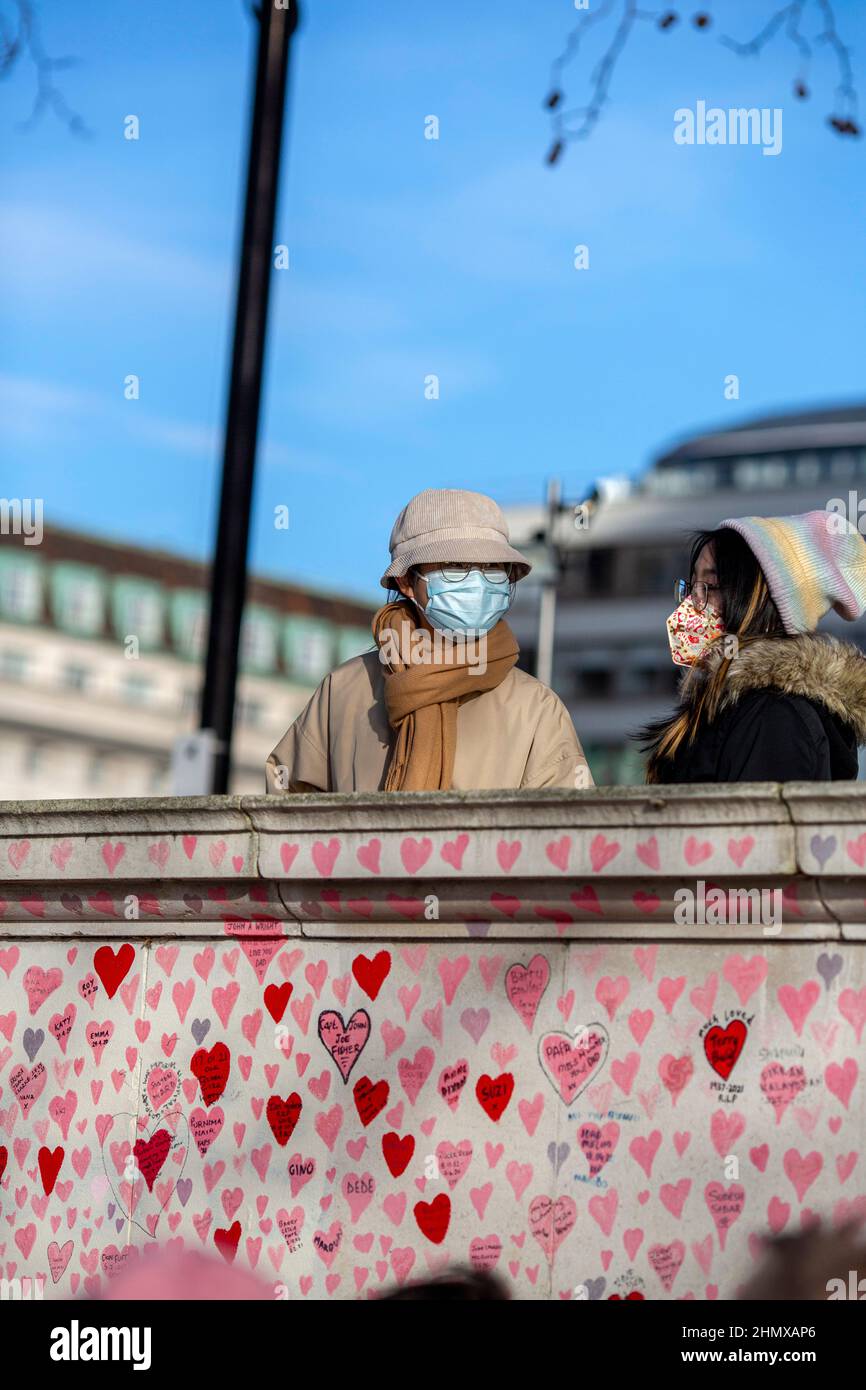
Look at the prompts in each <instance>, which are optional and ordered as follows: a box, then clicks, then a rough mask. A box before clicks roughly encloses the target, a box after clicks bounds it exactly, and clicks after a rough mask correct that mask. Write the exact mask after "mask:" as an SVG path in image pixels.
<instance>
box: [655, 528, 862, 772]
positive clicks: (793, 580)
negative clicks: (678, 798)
mask: <svg viewBox="0 0 866 1390" xmlns="http://www.w3.org/2000/svg"><path fill="white" fill-rule="evenodd" d="M677 597H678V598H679V600H680V603H679V606H678V608H677V609H676V610H675V611H674V612H673V613H672V614H671V616H670V618H669V619H668V639H669V641H670V645H671V653H672V656H673V660H674V662H675V663H676V664H677V665H681V666H682V667H683V668H684V676H683V680H682V683H681V686H680V704H679V706H678V708H677V709H676V711H675V712H674V714H673V715H672V716H670V717H669V718H667V719H663V720H660V721H659V722H658V723H656V724H653V725H650V726H649V727H648V728H646V729H644V730H643V731H642V732H641V733H640V734H639V735H638V737H639V738H640V739H641V740H642V741H643V743H644V748H645V750H646V751H647V752H648V754H649V760H648V765H647V774H646V776H647V781H648V782H673V783H677V782H679V783H683V782H793V781H807V782H818V781H831V780H832V781H837V780H844V779H849V778H855V777H856V776H857V769H858V758H857V747H858V745H859V744H864V743H866V657H864V655H863V653H862V652H861V651H860V649H859V647H856V646H853V645H852V644H851V643H848V642H841V641H840V640H839V639H838V638H836V637H832V636H829V635H827V634H821V635H818V634H816V633H815V631H814V629H815V628H816V626H817V624H818V622H819V621H820V619H821V618H822V617H824V615H825V614H826V613H828V612H829V611H830V609H831V608H832V609H833V610H834V611H835V612H836V613H839V614H840V615H841V616H842V617H843V618H846V619H848V620H849V621H851V620H853V619H855V618H859V617H860V616H861V614H862V613H863V612H864V610H866V542H864V540H863V537H862V536H861V535H860V533H859V531H857V529H856V528H855V527H854V526H852V525H851V524H850V522H848V521H847V520H845V519H844V518H842V517H840V516H839V515H837V514H835V513H831V512H823V511H816V512H807V513H805V514H804V515H802V516H788V517H773V518H765V517H745V518H741V519H739V520H729V521H723V522H722V523H721V525H720V526H719V527H718V528H717V529H716V530H715V531H705V532H702V533H700V534H699V535H697V536H696V537H695V538H694V541H693V545H692V552H691V561H690V575H689V579H688V581H686V580H680V581H678V588H677Z"/></svg>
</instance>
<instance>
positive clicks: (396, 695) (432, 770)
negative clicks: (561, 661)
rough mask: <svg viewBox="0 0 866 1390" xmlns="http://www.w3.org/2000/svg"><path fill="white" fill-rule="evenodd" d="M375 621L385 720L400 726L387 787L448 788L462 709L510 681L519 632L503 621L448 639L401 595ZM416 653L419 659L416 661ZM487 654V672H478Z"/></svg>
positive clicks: (402, 788) (411, 788)
mask: <svg viewBox="0 0 866 1390" xmlns="http://www.w3.org/2000/svg"><path fill="white" fill-rule="evenodd" d="M372 626H373V636H374V637H375V639H376V643H377V645H378V647H379V651H380V656H381V657H382V667H383V671H384V673H385V708H386V711H387V715H388V723H389V724H390V725H391V728H392V729H394V730H395V731H396V738H395V740H394V747H393V750H392V752H391V760H390V762H389V764H388V773H387V777H386V780H385V790H386V791H389V792H396V791H405V792H423V791H447V790H448V789H449V788H450V786H451V778H452V775H453V772H454V754H455V752H456V748H457V708H458V706H459V705H461V704H462V703H463V701H464V700H470V699H472V697H473V696H475V695H479V694H481V693H482V692H483V691H485V690H495V689H496V687H497V685H499V684H500V682H501V681H503V680H504V679H505V677H506V676H507V675H508V672H509V671H510V670H511V668H512V666H514V664H515V663H516V661H517V658H518V656H519V655H520V648H519V647H518V645H517V640H516V638H515V636H514V633H513V632H512V631H511V628H510V627H509V626H508V624H507V623H506V622H505V621H504V619H500V620H499V622H498V623H497V624H496V626H495V627H494V628H492V629H491V631H490V632H488V633H486V634H485V635H484V636H483V637H482V638H481V639H480V641H479V642H478V643H475V642H466V643H465V645H461V644H460V643H459V642H457V643H451V642H450V641H449V639H448V636H447V634H441V633H437V632H435V631H434V629H433V628H432V627H431V626H430V624H429V623H428V622H427V620H426V619H425V618H423V617H422V616H421V615H420V614H419V613H417V612H416V610H415V608H414V607H413V606H412V604H411V603H409V602H408V601H404V600H402V599H401V600H398V601H397V602H395V603H386V604H385V605H384V607H382V608H380V609H379V611H378V613H376V615H375V617H374V618H373V624H372ZM413 633H416V634H417V636H415V637H414V638H413ZM425 634H426V636H425ZM482 643H483V646H482ZM413 651H414V652H415V653H418V654H420V655H421V657H422V659H420V660H413V659H412V654H413ZM482 652H483V654H484V657H485V661H486V669H485V670H484V671H483V673H481V672H479V670H478V664H479V661H478V658H479V655H480V654H481V653H482ZM449 657H450V658H453V659H449Z"/></svg>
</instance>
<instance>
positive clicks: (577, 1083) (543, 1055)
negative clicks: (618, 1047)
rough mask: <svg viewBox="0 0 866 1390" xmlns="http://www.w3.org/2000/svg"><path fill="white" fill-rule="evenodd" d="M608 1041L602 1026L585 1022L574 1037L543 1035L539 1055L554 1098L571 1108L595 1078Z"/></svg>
mask: <svg viewBox="0 0 866 1390" xmlns="http://www.w3.org/2000/svg"><path fill="white" fill-rule="evenodd" d="M609 1046H610V1039H609V1037H608V1032H607V1029H606V1028H605V1026H604V1024H603V1023H587V1024H584V1025H583V1026H582V1027H580V1028H578V1029H577V1031H576V1032H575V1033H574V1035H573V1036H569V1034H568V1033H563V1032H558V1031H557V1032H551V1033H545V1034H543V1035H542V1037H541V1039H540V1041H539V1045H538V1056H539V1061H540V1062H541V1066H542V1068H543V1070H544V1073H545V1075H546V1076H547V1079H548V1080H549V1082H550V1084H551V1085H552V1086H553V1089H554V1091H555V1092H556V1093H557V1095H558V1096H559V1097H560V1098H561V1099H562V1100H563V1101H564V1102H565V1104H566V1105H571V1104H572V1103H573V1101H574V1100H575V1099H576V1097H577V1096H579V1095H580V1093H581V1092H582V1091H583V1090H585V1089H586V1087H587V1086H588V1085H589V1083H590V1082H591V1081H592V1080H593V1079H594V1078H595V1077H596V1076H597V1074H598V1073H599V1072H600V1071H601V1069H602V1067H603V1066H604V1064H605V1061H606V1060H607V1053H608V1048H609Z"/></svg>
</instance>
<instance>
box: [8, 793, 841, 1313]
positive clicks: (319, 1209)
mask: <svg viewBox="0 0 866 1390" xmlns="http://www.w3.org/2000/svg"><path fill="white" fill-rule="evenodd" d="M864 874H866V798H864V793H863V790H862V789H860V788H858V787H857V786H856V785H848V786H841V785H839V786H823V785H822V786H811V787H810V786H787V787H784V788H779V787H773V786H769V785H763V786H756V787H734V788H731V787H706V788H700V789H695V790H689V789H683V788H680V789H670V788H665V789H659V790H656V789H652V790H650V791H647V790H645V789H638V788H626V789H619V790H618V789H605V790H593V791H589V792H579V793H566V792H547V793H530V794H524V793H501V794H495V793H487V794H483V795H477V796H464V795H456V794H451V793H442V794H435V795H429V796H427V795H425V796H412V795H394V796H386V795H375V796H350V797H345V796H333V797H290V798H289V797H287V798H234V799H231V798H202V799H191V800H158V801H129V802H113V801H88V802H53V803H16V804H13V803H5V804H2V805H0V879H2V883H0V1169H2V1168H4V1166H5V1172H4V1173H3V1176H2V1178H0V1213H2V1224H0V1274H3V1275H5V1276H6V1277H7V1278H15V1277H16V1276H17V1277H22V1276H29V1277H30V1278H31V1279H33V1280H35V1281H38V1280H39V1279H40V1277H43V1278H44V1281H45V1296H46V1297H52V1296H53V1297H60V1298H68V1297H70V1296H72V1295H74V1294H81V1293H83V1292H85V1291H94V1290H96V1289H97V1288H98V1287H100V1286H104V1284H105V1281H107V1280H110V1279H111V1278H112V1277H114V1275H115V1274H116V1273H117V1271H118V1269H119V1268H120V1267H122V1266H123V1265H124V1264H125V1263H126V1262H127V1261H129V1260H132V1259H135V1258H138V1257H139V1253H140V1251H141V1250H142V1248H143V1247H144V1246H146V1245H148V1244H151V1243H153V1242H161V1241H168V1240H174V1241H183V1242H184V1243H185V1244H186V1245H187V1246H190V1247H195V1248H208V1249H210V1250H214V1249H217V1250H220V1251H221V1252H222V1253H223V1255H224V1256H225V1258H227V1259H234V1260H236V1261H238V1262H240V1263H242V1264H244V1265H247V1266H249V1267H251V1268H252V1269H254V1270H256V1271H257V1273H258V1274H259V1275H260V1276H262V1277H263V1278H264V1279H266V1280H267V1281H268V1282H269V1283H270V1284H272V1285H274V1287H275V1296H288V1297H291V1298H304V1297H305V1298H354V1297H356V1296H358V1295H360V1296H362V1297H364V1296H366V1295H367V1294H369V1293H370V1292H373V1291H376V1290H380V1289H382V1288H385V1287H388V1286H391V1285H393V1284H394V1283H395V1282H396V1281H404V1280H406V1279H409V1278H415V1277H418V1276H425V1275H427V1274H429V1273H430V1272H431V1271H435V1270H437V1269H439V1268H440V1267H441V1266H443V1265H444V1264H446V1263H447V1262H455V1261H459V1262H464V1263H467V1262H470V1261H471V1262H473V1263H475V1264H477V1265H479V1266H484V1267H490V1268H496V1270H497V1271H498V1272H499V1273H500V1274H502V1275H503V1276H504V1277H505V1278H506V1279H507V1280H508V1282H509V1284H510V1286H511V1288H512V1290H513V1293H514V1295H515V1296H516V1297H518V1298H553V1299H560V1298H569V1297H572V1296H574V1291H575V1289H576V1287H577V1286H583V1289H584V1290H585V1292H586V1293H588V1295H589V1296H590V1297H592V1298H605V1299H606V1298H610V1297H611V1296H613V1295H620V1296H626V1295H627V1294H628V1293H629V1292H630V1291H634V1290H636V1291H638V1292H640V1293H642V1294H643V1295H644V1296H646V1297H647V1298H682V1297H694V1298H698V1299H702V1298H705V1297H709V1298H714V1297H721V1298H724V1297H730V1296H732V1295H733V1294H734V1292H735V1289H736V1287H737V1285H738V1284H739V1283H740V1282H742V1280H743V1279H744V1278H745V1277H746V1276H747V1275H748V1274H749V1272H750V1270H751V1268H752V1265H753V1261H754V1259H755V1258H756V1257H758V1255H759V1253H760V1244H761V1240H762V1239H763V1237H764V1236H765V1235H766V1233H767V1232H768V1231H769V1230H771V1229H773V1230H780V1229H787V1230H792V1229H796V1228H799V1226H800V1225H801V1223H803V1222H806V1221H810V1220H819V1219H820V1220H822V1221H824V1222H828V1223H829V1222H839V1221H841V1220H842V1219H844V1217H845V1216H846V1215H847V1214H849V1213H850V1212H851V1211H853V1210H860V1209H863V1210H864V1211H866V1168H864V1164H866V1159H864V1158H863V1157H862V1156H861V1147H862V1138H863V1122H864V1105H863V1098H862V1097H863V1086H862V1080H863V1078H862V1074H861V1071H862V1066H863V1061H862V1035H863V1027H864V1023H866V968H864V944H863V942H864V933H866V904H864V896H866V880H864ZM701 882H703V884H704V885H705V887H704V892H705V893H710V894H711V898H712V893H711V890H712V888H713V887H714V886H715V887H716V888H717V889H718V890H720V891H719V892H717V893H716V895H715V898H716V901H717V902H720V903H721V905H722V908H723V910H724V912H725V913H726V914H727V915H728V916H729V917H735V916H737V915H740V916H741V917H746V915H747V904H746V902H745V901H743V900H737V899H735V897H734V896H733V892H734V890H736V889H746V890H757V891H756V897H757V892H759V891H760V890H764V891H765V894H766V896H765V898H764V900H763V902H764V908H765V909H772V908H773V907H775V909H777V910H776V911H773V910H765V912H764V916H763V917H761V915H760V913H759V912H756V913H755V914H754V917H751V916H750V917H749V919H748V920H736V921H728V922H724V921H723V922H718V921H712V920H711V921H709V922H707V921H706V920H701V911H700V901H699V899H700V894H701V889H700V886H699V885H700V884H701ZM682 889H688V890H689V891H690V892H691V893H692V894H693V895H697V900H696V902H695V910H694V911H692V912H691V917H690V919H689V916H688V907H689V905H688V903H682V902H680V905H679V907H678V908H677V916H676V917H675V907H676V906H677V900H676V899H675V896H674V895H675V894H676V893H677V892H678V890H682ZM772 894H775V895H776V896H775V898H773V896H772ZM684 913H685V919H684ZM705 915H709V916H710V917H712V909H711V911H710V913H709V914H705ZM277 1286H282V1287H277ZM578 1296H580V1295H578Z"/></svg>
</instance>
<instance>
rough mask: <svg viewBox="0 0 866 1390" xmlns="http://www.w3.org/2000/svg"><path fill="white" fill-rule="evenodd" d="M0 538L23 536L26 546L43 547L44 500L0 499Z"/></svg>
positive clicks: (29, 498)
mask: <svg viewBox="0 0 866 1390" xmlns="http://www.w3.org/2000/svg"><path fill="white" fill-rule="evenodd" d="M0 536H23V537H24V544H25V545H41V544H42V498H41V497H0Z"/></svg>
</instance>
